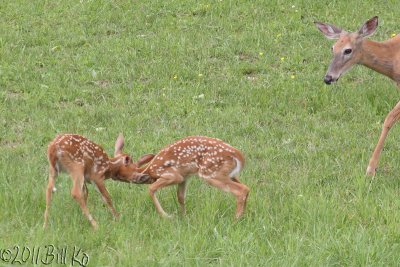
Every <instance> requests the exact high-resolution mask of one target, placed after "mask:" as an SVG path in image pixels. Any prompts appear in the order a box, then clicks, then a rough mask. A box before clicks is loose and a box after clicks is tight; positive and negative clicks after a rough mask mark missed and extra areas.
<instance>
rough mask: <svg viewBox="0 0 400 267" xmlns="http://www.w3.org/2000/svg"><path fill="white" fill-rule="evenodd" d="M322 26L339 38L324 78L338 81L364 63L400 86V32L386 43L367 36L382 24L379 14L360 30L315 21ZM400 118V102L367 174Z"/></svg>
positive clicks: (387, 121)
mask: <svg viewBox="0 0 400 267" xmlns="http://www.w3.org/2000/svg"><path fill="white" fill-rule="evenodd" d="M315 24H316V26H317V27H318V29H319V30H320V31H321V32H322V33H323V34H324V35H325V36H326V37H327V38H329V39H338V40H337V42H336V43H335V44H334V45H333V47H332V52H333V60H332V62H331V64H330V65H329V68H328V71H327V73H326V75H325V78H324V81H325V83H326V84H331V83H332V82H336V81H337V80H338V79H339V77H340V75H342V74H343V73H344V72H345V71H347V70H349V69H350V68H351V67H352V66H353V65H355V64H361V65H364V66H366V67H368V68H370V69H372V70H374V71H376V72H379V73H381V74H383V75H385V76H387V77H389V78H391V79H392V80H394V81H395V82H396V83H397V85H398V86H400V35H396V36H395V37H393V38H391V39H389V40H386V41H384V42H375V41H371V40H368V39H365V38H366V37H368V36H370V35H372V34H373V33H374V32H375V30H376V28H377V26H378V17H373V18H371V19H370V20H368V21H367V22H365V23H364V24H363V25H362V26H361V28H360V29H359V30H358V31H357V32H350V33H349V32H346V31H344V30H342V29H340V28H338V27H336V26H334V25H331V24H326V23H321V22H315ZM399 119H400V102H398V103H397V104H396V106H395V107H394V108H393V109H392V111H390V112H389V114H388V115H387V116H386V118H385V122H384V123H383V128H382V132H381V135H380V137H379V140H378V143H377V145H376V147H375V149H374V152H373V153H372V156H371V159H370V161H369V164H368V167H367V175H375V172H376V168H377V167H378V161H379V156H380V154H381V151H382V148H383V144H384V142H385V139H386V137H387V135H388V133H389V130H390V128H391V127H392V126H393V125H394V124H395V123H396V122H397V121H398V120H399Z"/></svg>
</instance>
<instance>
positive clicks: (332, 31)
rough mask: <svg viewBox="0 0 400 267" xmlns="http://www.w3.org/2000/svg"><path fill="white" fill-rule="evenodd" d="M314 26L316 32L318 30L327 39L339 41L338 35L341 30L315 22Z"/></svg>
mask: <svg viewBox="0 0 400 267" xmlns="http://www.w3.org/2000/svg"><path fill="white" fill-rule="evenodd" d="M314 23H315V25H316V26H317V28H318V30H320V31H321V32H322V33H323V34H324V35H325V36H326V38H328V39H339V37H340V34H341V33H342V32H343V30H342V29H340V28H338V27H336V26H335V25H331V24H327V23H322V22H318V21H315V22H314Z"/></svg>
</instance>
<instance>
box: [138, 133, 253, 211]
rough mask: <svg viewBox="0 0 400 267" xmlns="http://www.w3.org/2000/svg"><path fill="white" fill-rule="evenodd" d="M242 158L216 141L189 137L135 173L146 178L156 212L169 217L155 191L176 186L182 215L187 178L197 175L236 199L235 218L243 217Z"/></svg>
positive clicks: (245, 192)
mask: <svg viewBox="0 0 400 267" xmlns="http://www.w3.org/2000/svg"><path fill="white" fill-rule="evenodd" d="M244 161H245V160H244V156H243V154H242V153H241V152H240V151H239V150H238V149H236V148H234V147H232V146H230V145H228V144H226V143H224V142H223V141H222V140H219V139H216V138H209V137H205V136H190V137H186V138H184V139H181V140H178V141H176V142H175V143H173V144H171V145H169V146H167V147H165V148H164V149H162V150H161V151H160V152H159V153H158V154H157V155H156V156H154V157H153V158H152V160H151V161H150V162H149V163H148V164H147V166H145V167H142V168H138V169H137V172H139V173H142V174H143V175H148V176H149V177H150V178H149V179H147V178H146V183H151V185H150V186H149V194H150V196H151V198H152V200H153V202H154V205H155V207H156V210H157V212H158V213H159V214H160V215H161V216H163V217H170V216H169V215H168V214H167V213H166V212H165V211H164V210H163V208H162V207H161V205H160V202H159V201H158V199H157V197H156V195H155V193H156V191H157V190H159V189H161V188H163V187H166V186H169V185H174V184H177V185H178V191H177V196H178V202H179V204H180V206H181V211H182V213H185V212H186V209H185V191H186V185H187V179H188V176H190V175H192V174H197V175H198V176H199V177H201V178H202V179H203V180H204V181H205V182H207V183H208V184H209V185H212V186H215V187H217V188H219V189H222V190H224V191H225V192H230V193H232V194H233V195H235V197H236V201H237V208H236V218H239V217H241V216H242V214H243V212H244V209H245V206H246V201H247V197H248V194H249V191H250V190H249V188H248V187H247V186H246V185H244V184H242V183H241V182H240V181H239V180H238V175H239V173H240V171H241V170H242V168H243V166H244Z"/></svg>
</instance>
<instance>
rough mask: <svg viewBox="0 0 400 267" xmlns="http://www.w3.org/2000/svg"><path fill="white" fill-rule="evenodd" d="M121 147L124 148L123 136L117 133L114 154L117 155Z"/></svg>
mask: <svg viewBox="0 0 400 267" xmlns="http://www.w3.org/2000/svg"><path fill="white" fill-rule="evenodd" d="M122 148H124V136H123V135H122V133H120V134H119V136H118V138H117V141H115V150H114V156H115V157H116V156H118V155H120V154H121V153H122Z"/></svg>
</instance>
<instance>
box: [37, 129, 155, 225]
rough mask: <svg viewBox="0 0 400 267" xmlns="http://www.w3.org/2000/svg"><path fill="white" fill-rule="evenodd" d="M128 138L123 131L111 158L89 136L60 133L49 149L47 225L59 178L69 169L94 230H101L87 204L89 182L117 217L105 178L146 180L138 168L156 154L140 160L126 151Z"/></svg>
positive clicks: (78, 198) (133, 180) (75, 191)
mask: <svg viewBox="0 0 400 267" xmlns="http://www.w3.org/2000/svg"><path fill="white" fill-rule="evenodd" d="M123 147H124V137H123V136H122V134H120V135H119V136H118V138H117V141H116V142H115V152H114V157H113V158H109V157H108V156H107V154H106V153H105V152H104V150H103V148H102V147H101V146H99V145H97V144H95V143H94V142H92V141H90V140H88V139H87V138H85V137H83V136H81V135H77V134H63V135H57V136H56V138H55V139H54V140H53V141H52V142H50V144H49V146H48V150H47V156H48V160H49V165H50V166H49V183H48V185H47V190H46V211H45V213H44V225H43V227H44V228H46V227H47V224H48V217H49V209H50V204H51V197H52V192H53V191H55V187H54V184H55V179H56V177H57V175H58V174H59V173H60V172H62V171H65V172H68V173H69V174H70V175H71V177H72V184H73V185H72V190H71V195H72V197H73V198H74V199H75V200H76V201H77V202H78V204H79V206H80V207H81V209H82V212H83V214H84V215H85V216H86V217H87V219H88V220H89V222H90V224H91V225H92V227H93V228H94V229H97V228H98V226H97V222H96V221H95V220H94V219H93V217H92V215H91V214H90V212H89V210H88V208H87V206H86V203H87V198H88V189H87V187H86V183H87V182H90V183H92V184H93V185H94V186H95V187H96V189H97V191H99V192H100V193H101V195H102V199H103V201H104V202H105V203H106V204H107V206H108V207H109V208H110V210H111V212H112V214H113V215H114V218H118V217H119V214H118V213H117V212H116V211H115V209H114V207H113V205H112V201H111V197H110V194H109V193H108V191H107V189H106V187H105V185H104V180H105V179H107V178H112V179H113V180H117V181H122V182H128V183H146V182H147V180H148V179H149V176H147V175H145V174H139V173H137V172H135V170H136V169H137V168H138V167H140V166H141V165H143V164H145V163H147V162H149V161H150V160H151V159H152V158H153V157H154V155H151V154H148V155H144V156H143V157H142V158H141V159H140V160H139V161H138V163H135V162H133V161H132V158H131V157H130V156H129V155H128V154H125V153H123V152H122V148H123Z"/></svg>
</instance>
